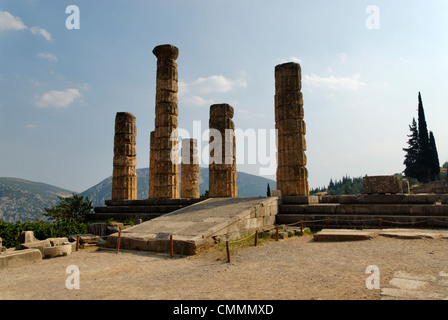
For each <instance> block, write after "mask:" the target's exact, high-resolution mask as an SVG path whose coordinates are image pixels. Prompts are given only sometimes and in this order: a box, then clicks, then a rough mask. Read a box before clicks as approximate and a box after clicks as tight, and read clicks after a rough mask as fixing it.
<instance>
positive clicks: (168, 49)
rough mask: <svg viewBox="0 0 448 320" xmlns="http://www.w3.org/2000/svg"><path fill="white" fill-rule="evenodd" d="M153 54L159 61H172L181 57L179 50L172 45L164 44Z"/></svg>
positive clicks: (156, 48)
mask: <svg viewBox="0 0 448 320" xmlns="http://www.w3.org/2000/svg"><path fill="white" fill-rule="evenodd" d="M152 53H153V54H154V55H155V56H156V57H157V59H171V60H176V59H177V57H178V56H179V49H178V48H177V47H175V46H173V45H170V44H162V45H159V46H157V47H155V48H154V49H153V50H152Z"/></svg>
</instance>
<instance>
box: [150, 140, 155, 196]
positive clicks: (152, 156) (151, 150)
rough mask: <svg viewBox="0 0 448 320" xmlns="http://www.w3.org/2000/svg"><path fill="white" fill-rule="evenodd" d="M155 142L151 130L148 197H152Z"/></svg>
mask: <svg viewBox="0 0 448 320" xmlns="http://www.w3.org/2000/svg"><path fill="white" fill-rule="evenodd" d="M155 142H156V138H155V132H154V131H151V135H150V138H149V185H148V199H153V198H154V165H155V156H156V155H155V152H154V144H155Z"/></svg>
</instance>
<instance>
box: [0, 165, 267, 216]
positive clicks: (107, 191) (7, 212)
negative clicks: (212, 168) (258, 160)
mask: <svg viewBox="0 0 448 320" xmlns="http://www.w3.org/2000/svg"><path fill="white" fill-rule="evenodd" d="M268 183H269V187H270V188H271V190H275V188H276V182H275V181H274V180H270V179H266V178H262V177H259V176H255V175H252V174H248V173H244V172H238V173H237V185H238V196H240V197H258V196H266V189H267V185H268ZM148 184H149V168H142V169H137V198H138V199H146V198H147V197H148ZM206 190H208V168H200V170H199V191H200V194H204V192H205V191H206ZM73 193H76V192H73V191H69V190H65V189H61V188H58V187H55V186H52V185H49V184H45V183H40V182H33V181H28V180H23V179H16V178H0V220H4V221H6V222H12V223H15V222H17V221H18V220H21V221H34V220H36V219H43V218H44V216H43V213H45V210H44V208H50V207H52V206H54V205H57V204H58V203H59V198H58V196H61V197H69V196H71V195H72V194H73ZM79 195H81V196H86V197H88V198H89V200H90V201H92V204H93V206H95V207H101V206H104V200H109V199H111V195H112V176H110V177H108V178H106V179H104V180H103V181H101V182H100V183H98V184H97V185H95V186H93V187H91V188H89V189H87V190H86V191H84V192H82V193H80V194H79Z"/></svg>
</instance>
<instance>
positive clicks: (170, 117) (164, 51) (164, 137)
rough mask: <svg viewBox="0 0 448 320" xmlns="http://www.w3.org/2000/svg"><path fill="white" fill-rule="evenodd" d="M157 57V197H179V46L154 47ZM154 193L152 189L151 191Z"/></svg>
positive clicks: (155, 187) (155, 138)
mask: <svg viewBox="0 0 448 320" xmlns="http://www.w3.org/2000/svg"><path fill="white" fill-rule="evenodd" d="M153 53H154V55H155V56H156V57H157V77H156V81H157V82H156V115H155V130H154V144H153V149H152V150H151V152H152V154H151V155H150V157H151V158H152V159H153V161H154V165H153V170H152V171H153V173H152V174H151V175H152V177H153V179H154V185H153V187H154V191H153V197H154V198H156V199H158V198H170V199H175V198H179V159H178V154H177V150H178V141H177V116H178V114H179V111H178V107H177V91H178V85H177V82H178V79H177V77H178V76H177V63H176V62H175V60H176V59H177V57H178V55H179V49H178V48H176V47H175V46H172V45H168V44H167V45H160V46H157V47H155V48H154V50H153ZM149 193H151V191H149Z"/></svg>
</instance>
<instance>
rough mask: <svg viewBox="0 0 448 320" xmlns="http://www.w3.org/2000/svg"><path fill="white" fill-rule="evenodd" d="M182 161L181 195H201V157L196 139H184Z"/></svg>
mask: <svg viewBox="0 0 448 320" xmlns="http://www.w3.org/2000/svg"><path fill="white" fill-rule="evenodd" d="M181 155H182V162H181V170H180V174H181V183H180V187H181V192H180V194H181V197H182V198H194V199H198V198H199V197H200V192H199V157H198V142H197V140H196V139H182V150H181Z"/></svg>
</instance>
